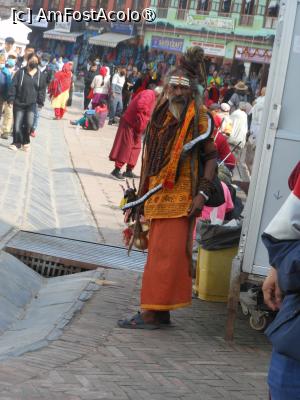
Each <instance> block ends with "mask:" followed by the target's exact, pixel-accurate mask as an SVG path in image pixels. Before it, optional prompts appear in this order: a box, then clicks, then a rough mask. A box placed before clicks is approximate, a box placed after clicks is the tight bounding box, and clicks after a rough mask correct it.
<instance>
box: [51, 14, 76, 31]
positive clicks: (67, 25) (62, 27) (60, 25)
mask: <svg viewBox="0 0 300 400" xmlns="http://www.w3.org/2000/svg"><path fill="white" fill-rule="evenodd" d="M71 24H72V20H71V19H70V20H68V21H63V20H62V18H61V17H60V18H58V21H57V22H56V23H55V28H54V29H55V30H56V31H57V32H71Z"/></svg>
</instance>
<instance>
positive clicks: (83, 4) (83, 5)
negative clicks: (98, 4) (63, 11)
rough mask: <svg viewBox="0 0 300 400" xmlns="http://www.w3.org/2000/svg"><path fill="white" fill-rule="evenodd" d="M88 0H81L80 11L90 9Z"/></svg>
mask: <svg viewBox="0 0 300 400" xmlns="http://www.w3.org/2000/svg"><path fill="white" fill-rule="evenodd" d="M90 3H91V2H90V0H81V5H80V7H81V10H82V11H86V10H90V8H91V4H90Z"/></svg>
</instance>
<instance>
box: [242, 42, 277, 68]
mask: <svg viewBox="0 0 300 400" xmlns="http://www.w3.org/2000/svg"><path fill="white" fill-rule="evenodd" d="M235 58H236V59H237V60H241V61H248V62H255V63H259V64H270V62H271V58H272V50H271V49H258V48H255V47H243V46H237V47H236V49H235Z"/></svg>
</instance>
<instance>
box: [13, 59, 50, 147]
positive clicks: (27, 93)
mask: <svg viewBox="0 0 300 400" xmlns="http://www.w3.org/2000/svg"><path fill="white" fill-rule="evenodd" d="M38 65H39V58H38V56H37V55H35V54H30V55H29V56H28V58H27V65H26V67H23V68H21V69H20V70H19V71H17V72H16V74H15V76H14V77H13V82H12V85H11V87H10V90H9V95H8V103H9V105H10V106H11V107H12V106H13V115H14V125H13V143H12V144H11V145H10V146H9V148H10V149H11V150H14V151H16V150H18V149H20V148H22V149H23V150H24V151H28V150H29V149H30V133H31V129H32V124H33V120H34V110H35V105H36V104H37V105H38V107H39V108H42V107H43V105H44V102H45V97H46V82H45V79H44V77H43V76H42V73H41V71H39V69H38Z"/></svg>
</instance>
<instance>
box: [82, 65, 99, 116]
mask: <svg viewBox="0 0 300 400" xmlns="http://www.w3.org/2000/svg"><path fill="white" fill-rule="evenodd" d="M96 75H97V64H96V63H95V62H93V63H92V65H91V66H90V69H89V70H88V71H87V72H86V73H85V76H84V109H85V110H86V109H87V108H88V105H89V103H90V101H91V99H89V98H88V95H89V93H90V90H91V83H92V82H93V79H94V77H95V76H96Z"/></svg>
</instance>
